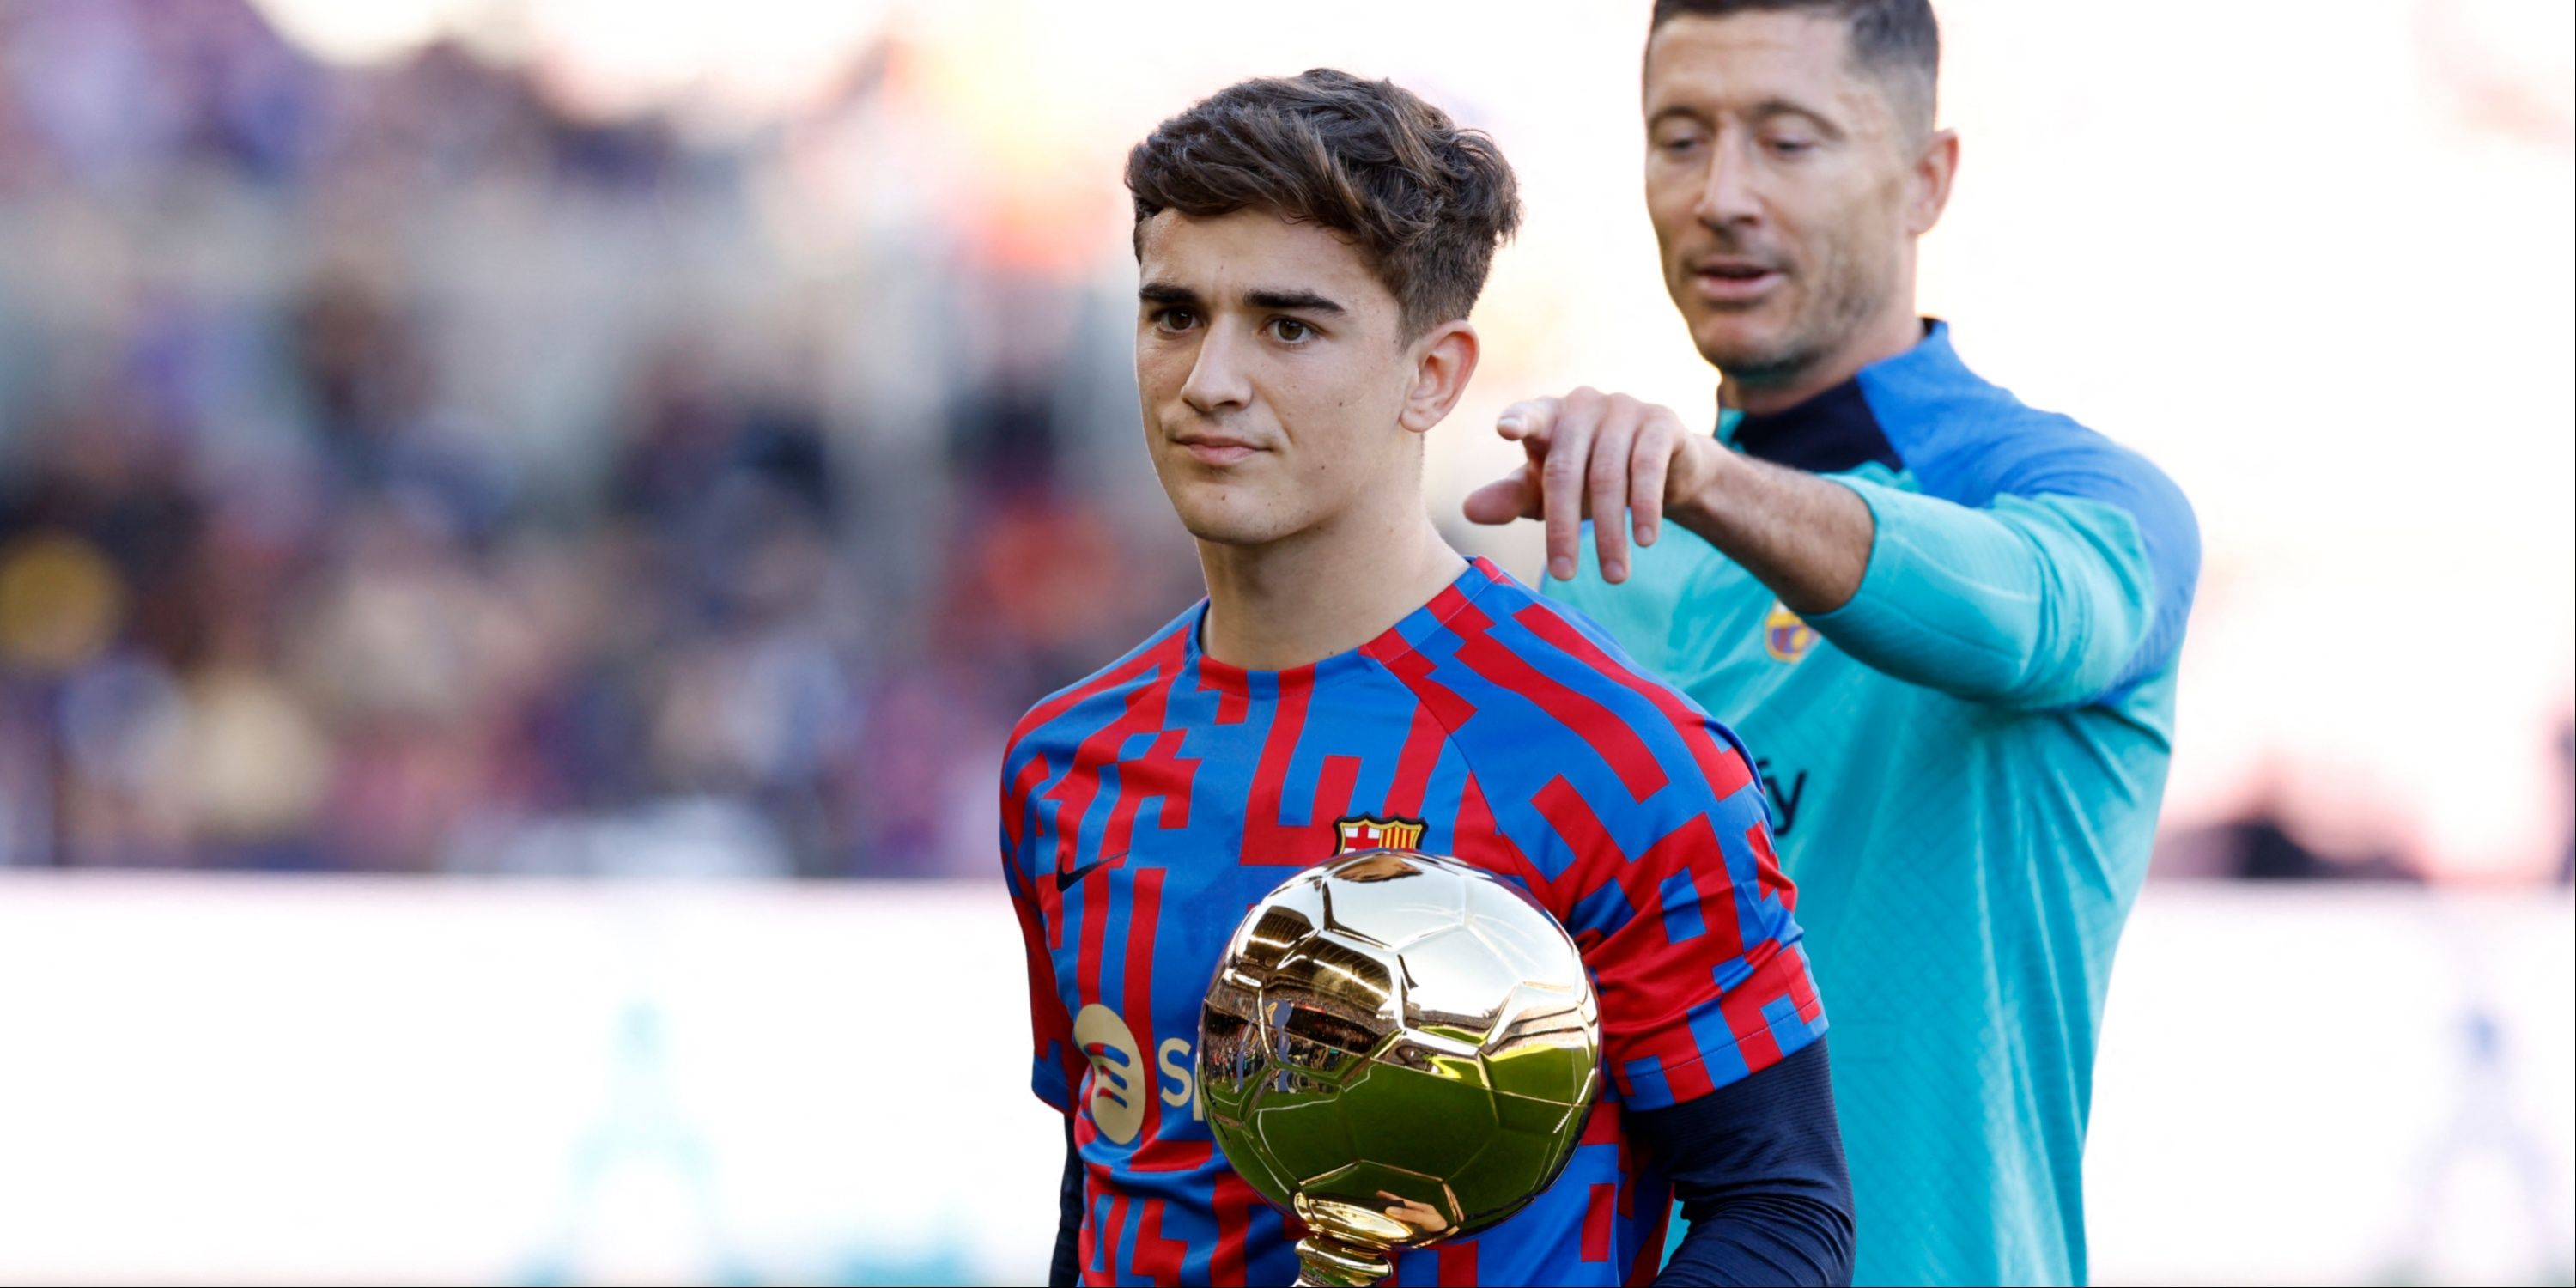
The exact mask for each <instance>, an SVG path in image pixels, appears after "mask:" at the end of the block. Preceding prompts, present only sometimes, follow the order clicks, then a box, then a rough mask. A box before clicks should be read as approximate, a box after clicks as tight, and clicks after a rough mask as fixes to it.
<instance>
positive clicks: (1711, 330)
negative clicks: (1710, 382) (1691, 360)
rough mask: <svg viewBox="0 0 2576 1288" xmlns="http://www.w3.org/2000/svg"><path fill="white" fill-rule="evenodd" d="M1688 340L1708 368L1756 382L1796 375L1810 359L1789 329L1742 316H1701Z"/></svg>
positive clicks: (1739, 378)
mask: <svg viewBox="0 0 2576 1288" xmlns="http://www.w3.org/2000/svg"><path fill="white" fill-rule="evenodd" d="M1691 340H1692V341H1693V343H1694V344H1696V345H1697V346H1698V348H1699V356H1701V357H1702V358H1705V359H1707V360H1708V364H1709V365H1710V366H1712V367H1715V368H1717V369H1718V370H1719V371H1722V372H1724V373H1726V374H1727V375H1729V376H1732V377H1734V378H1735V379H1737V380H1750V381H1754V382H1757V383H1759V382H1762V381H1765V380H1766V379H1770V378H1776V377H1779V376H1784V375H1791V374H1794V373H1796V372H1797V371H1798V370H1799V368H1801V367H1803V366H1804V365H1806V363H1807V361H1808V360H1809V356H1810V355H1808V354H1807V353H1806V352H1805V350H1804V347H1803V346H1801V345H1800V344H1799V343H1798V342H1797V339H1796V337H1794V336H1792V335H1790V334H1789V331H1788V328H1786V327H1782V326H1774V325H1762V324H1758V323H1756V322H1755V321H1754V319H1752V318H1750V317H1745V316H1741V315H1732V314H1727V315H1718V316H1713V317H1704V318H1702V319H1700V323H1699V325H1698V326H1695V327H1693V328H1691Z"/></svg>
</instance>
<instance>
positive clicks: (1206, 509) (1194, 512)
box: [1176, 505, 1281, 547]
mask: <svg viewBox="0 0 2576 1288" xmlns="http://www.w3.org/2000/svg"><path fill="white" fill-rule="evenodd" d="M1176 509H1177V510H1178V513H1179V514H1180V518H1181V526H1182V527H1183V528H1185V529H1187V530H1188V531H1189V534H1190V535H1191V536H1193V537H1196V538H1197V539H1199V540H1201V541H1205V542H1208V543H1210V544H1212V545H1220V546H1237V547H1248V546H1264V545H1268V544H1270V543H1271V542H1273V541H1276V540H1278V539H1279V537H1280V535H1281V534H1280V533H1279V532H1278V531H1277V528H1278V525H1277V524H1276V523H1272V522H1265V521H1263V520H1262V519H1261V518H1260V516H1257V515H1250V514H1245V513H1243V512H1241V511H1239V510H1236V509H1235V508H1233V507H1231V506H1223V505H1217V506H1180V507H1176Z"/></svg>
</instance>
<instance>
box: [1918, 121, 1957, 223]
mask: <svg viewBox="0 0 2576 1288" xmlns="http://www.w3.org/2000/svg"><path fill="white" fill-rule="evenodd" d="M1958 174H1959V132H1958V131H1956V130H1935V131H1933V132H1932V138H1931V140H1930V141H1929V142H1927V143H1926V144H1924V146H1923V154H1922V155H1921V156H1918V157H1916V158H1915V159H1914V195H1913V200H1912V201H1910V202H1909V203H1907V205H1906V209H1905V229H1906V231H1907V232H1910V233H1912V234H1914V235H1915V236H1917V237H1920V236H1922V235H1923V234H1925V233H1928V232H1930V231H1932V225H1934V224H1937V223H1939V222H1941V211H1942V210H1943V209H1944V208H1946V207H1948V206H1949V204H1950V181H1951V180H1952V179H1954V178H1957V177H1958Z"/></svg>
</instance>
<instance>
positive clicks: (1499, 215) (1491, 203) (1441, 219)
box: [1127, 67, 1521, 338]
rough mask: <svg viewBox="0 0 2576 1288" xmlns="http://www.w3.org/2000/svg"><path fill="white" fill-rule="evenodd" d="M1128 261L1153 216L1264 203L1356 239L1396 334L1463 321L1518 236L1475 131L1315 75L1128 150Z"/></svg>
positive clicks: (1252, 89) (1335, 76)
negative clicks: (1393, 312)
mask: <svg viewBox="0 0 2576 1288" xmlns="http://www.w3.org/2000/svg"><path fill="white" fill-rule="evenodd" d="M1127 190H1128V191H1129V192H1131V193H1134V194H1135V197H1136V235H1137V238H1138V245H1137V248H1138V251H1139V253H1140V254H1141V253H1142V251H1143V237H1144V232H1145V221H1146V220H1149V219H1152V218H1153V217H1154V216H1156V215H1158V214H1161V213H1162V212H1164V211H1166V210H1177V211H1179V212H1181V213H1182V214H1185V215H1192V216H1201V217H1205V216H1214V215H1224V214H1231V213H1233V212H1234V211H1237V210H1242V209H1245V208H1247V207H1266V208H1268V209H1272V210H1276V211H1277V212H1279V214H1280V215H1282V216H1283V217H1285V218H1288V219H1291V220H1300V221H1302V220H1310V219H1311V220H1313V221H1315V222H1316V223H1319V224H1322V225H1323V226H1324V227H1326V228H1330V229H1333V230H1335V231H1337V232H1341V233H1345V234H1348V235H1349V236H1351V237H1352V238H1354V239H1356V240H1357V242H1358V244H1359V246H1360V247H1361V249H1363V250H1364V251H1366V252H1367V253H1368V255H1369V257H1370V259H1371V261H1372V262H1373V263H1374V264H1375V266H1376V269H1377V274H1378V278H1379V280H1381V281H1383V282H1385V283H1386V286H1387V289H1388V290H1389V291H1390V292H1392V293H1393V294H1394V296H1395V298H1396V302H1397V303H1398V304H1399V305H1401V306H1402V308H1403V312H1404V330H1405V335H1406V336H1407V337H1408V338H1410V337H1412V336H1418V335H1420V334H1422V332H1424V331H1425V330H1428V329H1429V328H1430V327H1432V326H1433V325H1435V324H1437V323H1440V322H1445V321H1448V320H1450V319H1452V318H1463V317H1465V316H1467V311H1468V310H1469V309H1470V308H1472V307H1474V306H1475V303H1476V296H1477V294H1478V293H1480V292H1482V291H1483V290H1484V289H1485V273H1486V271H1487V270H1488V269H1490V268H1491V267H1492V266H1493V263H1494V248H1495V247H1496V246H1497V245H1499V244H1500V243H1501V242H1502V240H1503V239H1504V238H1506V237H1509V236H1511V235H1512V232H1513V230H1514V229H1516V228H1518V227H1519V226H1520V218H1521V211H1520V196H1519V185H1518V184H1517V183H1516V182H1515V181H1514V180H1513V178H1512V167H1511V165H1510V164H1509V163H1507V162H1505V161H1504V160H1503V154H1502V151H1501V149H1499V148H1496V147H1495V146H1494V141H1493V140H1492V139H1491V138H1489V137H1487V136H1486V135H1485V133H1484V132H1483V131H1481V130H1469V129H1461V128H1459V126H1458V124H1457V123H1456V122H1454V121H1452V120H1450V119H1449V115H1448V113H1446V112H1443V111H1441V110H1440V109H1439V108H1436V107H1433V106H1432V105H1430V104H1429V103H1426V102H1423V101H1422V100H1421V99H1420V98H1417V97H1415V96H1414V95H1413V94H1412V93H1410V92H1408V91H1406V90H1404V89H1402V88H1400V87H1398V86H1397V85H1396V84H1395V83H1394V82H1392V81H1382V80H1374V81H1373V80H1362V79H1360V78H1359V77H1357V76H1353V75H1351V74H1350V73H1348V72H1340V71H1334V70H1332V69H1331V68H1324V67H1319V68H1316V69H1315V70H1313V71H1309V72H1307V73H1305V74H1304V75H1301V76H1297V77H1293V78H1281V77H1264V78H1261V79H1259V80H1248V81H1243V82H1241V83H1239V84H1236V85H1232V86H1229V87H1227V88H1225V89H1223V90H1220V91H1218V92H1217V93H1215V94H1213V95H1211V96H1209V97H1208V98H1205V99H1202V100H1200V101H1199V102H1198V103H1197V104H1195V105H1193V106H1192V107H1191V108H1190V109H1189V110H1188V111H1186V112H1183V113H1181V114H1180V115H1178V116H1175V117H1173V118H1171V119H1170V120H1168V121H1165V122H1163V123H1162V124H1161V125H1159V126H1156V127H1155V128H1154V132H1153V133H1152V134H1150V135H1147V136H1146V138H1145V141H1144V142H1142V143H1139V144H1137V145H1136V147H1135V149H1134V150H1133V151H1131V152H1129V153H1128V154H1127Z"/></svg>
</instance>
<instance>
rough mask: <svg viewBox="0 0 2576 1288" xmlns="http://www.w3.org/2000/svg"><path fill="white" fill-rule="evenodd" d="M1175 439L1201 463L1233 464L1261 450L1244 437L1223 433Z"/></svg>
mask: <svg viewBox="0 0 2576 1288" xmlns="http://www.w3.org/2000/svg"><path fill="white" fill-rule="evenodd" d="M1173 441H1174V442H1177V443H1179V444H1180V445H1181V448H1182V450H1184V451H1187V452H1188V453H1189V454H1190V457H1191V459H1193V460H1195V461H1197V462H1198V463H1199V464H1201V465H1232V464H1234V463H1235V462H1236V461H1240V460H1242V459H1244V458H1245V457H1248V456H1250V455H1252V454H1253V453H1255V452H1258V451H1260V450H1261V449H1260V448H1258V447H1255V446H1253V445H1252V444H1251V443H1250V442H1247V441H1246V440H1244V439H1240V438H1228V437H1226V436H1224V435H1223V434H1191V435H1187V436H1184V437H1182V438H1178V439H1175V440H1173Z"/></svg>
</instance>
